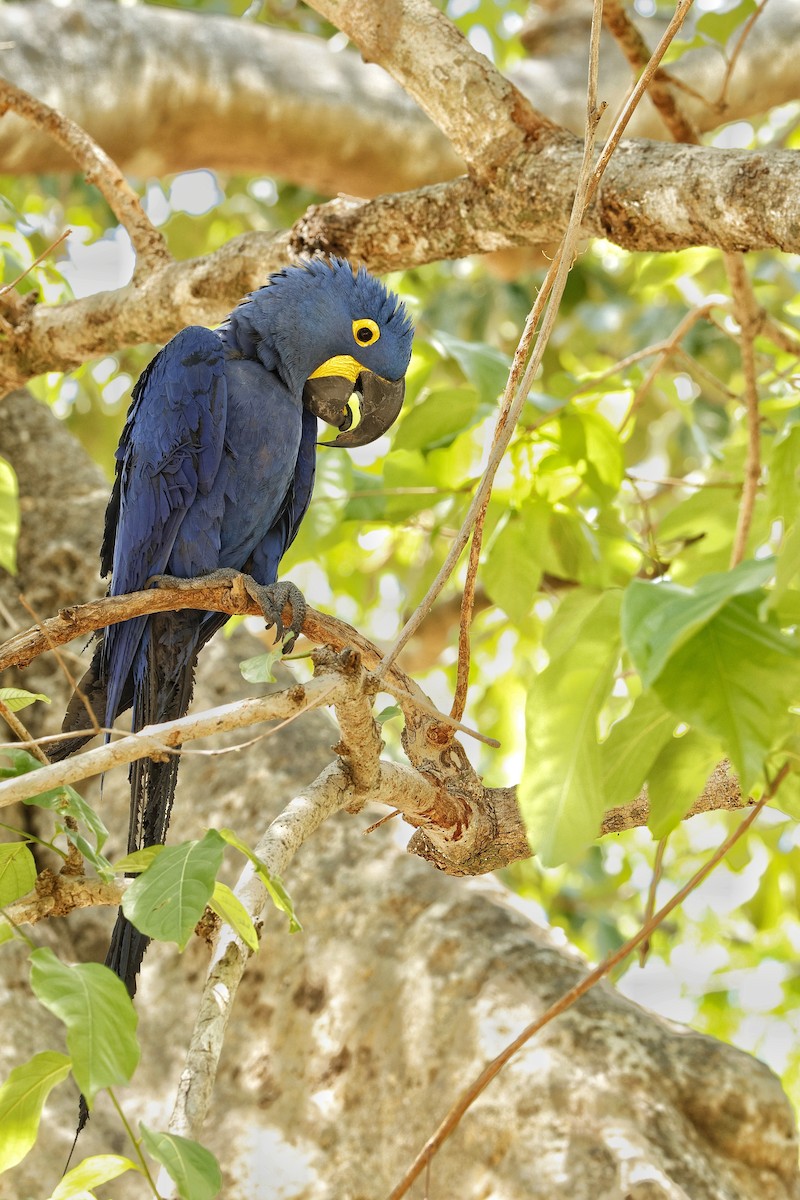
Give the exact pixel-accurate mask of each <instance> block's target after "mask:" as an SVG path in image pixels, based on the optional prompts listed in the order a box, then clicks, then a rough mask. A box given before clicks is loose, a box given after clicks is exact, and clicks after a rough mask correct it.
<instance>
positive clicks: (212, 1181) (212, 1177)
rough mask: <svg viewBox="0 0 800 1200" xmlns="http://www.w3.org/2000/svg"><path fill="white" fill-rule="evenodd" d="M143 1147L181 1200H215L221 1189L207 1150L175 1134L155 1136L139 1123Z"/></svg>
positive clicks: (156, 1134) (157, 1134) (214, 1165)
mask: <svg viewBox="0 0 800 1200" xmlns="http://www.w3.org/2000/svg"><path fill="white" fill-rule="evenodd" d="M139 1129H140V1130H141V1134H142V1144H143V1146H144V1148H145V1149H146V1150H147V1153H148V1154H150V1155H151V1156H152V1157H153V1158H154V1159H155V1160H156V1162H159V1163H161V1165H162V1167H163V1168H164V1170H165V1171H166V1172H167V1174H168V1175H169V1177H170V1179H172V1181H173V1182H174V1184H175V1186H176V1188H177V1189H178V1195H179V1196H181V1198H182V1200H214V1197H215V1196H217V1195H218V1194H219V1191H220V1188H221V1187H222V1173H221V1172H220V1169H219V1163H218V1162H217V1160H216V1158H215V1157H214V1155H213V1154H212V1153H211V1151H210V1150H206V1149H205V1147H204V1146H200V1145H198V1143H197V1142H193V1141H190V1139H189V1138H184V1137H179V1136H178V1135H177V1134H175V1133H158V1132H156V1131H155V1130H153V1129H148V1128H147V1126H146V1125H145V1124H144V1122H142V1121H140V1122H139Z"/></svg>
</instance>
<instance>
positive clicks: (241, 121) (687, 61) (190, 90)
mask: <svg viewBox="0 0 800 1200" xmlns="http://www.w3.org/2000/svg"><path fill="white" fill-rule="evenodd" d="M375 7H376V8H377V7H379V6H377V5H376V6H375ZM588 13H589V6H587V19H586V24H585V28H584V26H583V24H582V23H579V24H577V25H576V26H575V27H573V28H572V30H571V31H567V36H566V37H565V40H564V44H563V46H562V45H559V44H556V45H553V44H551V43H550V42H548V44H547V45H542V46H541V47H540V48H538V49H537V48H536V47H535V46H534V45H533V44H531V47H530V51H531V56H530V57H529V58H527V59H525V60H524V61H523V62H522V63H520V64H519V65H518V67H517V68H515V70H513V71H511V72H510V73H509V78H510V79H511V80H512V82H514V83H515V84H516V86H517V87H518V88H519V89H520V90H521V91H522V92H523V93H524V94H525V95H526V96H527V98H528V100H529V101H530V103H531V104H532V105H533V106H534V107H535V108H538V109H539V110H541V111H542V112H544V113H546V114H547V116H548V117H549V118H550V120H552V121H555V122H556V123H557V124H559V125H562V126H564V127H565V128H567V129H570V130H571V131H572V132H573V133H580V131H581V130H582V128H583V116H584V113H583V110H584V94H585V78H586V69H585V61H584V56H583V53H582V47H583V46H584V45H585V43H586V38H587V35H588ZM565 24H566V23H565V22H564V21H563V20H562V21H561V22H560V25H561V26H562V27H563V26H564V25H565ZM644 27H645V29H646V31H647V33H648V37H649V40H650V41H651V42H655V41H656V40H657V38H658V36H659V33H660V27H659V23H658V21H656V20H652V21H648V22H646V23H645V26H644ZM651 27H652V28H654V29H655V30H656V32H655V33H654V34H652V35H651V34H650V33H649V31H650V29H651ZM42 29H47V31H48V36H47V37H46V38H43V37H42V36H41V31H42ZM798 39H800V7H798V5H797V4H796V2H795V0H770V3H769V4H768V5H766V6H765V9H764V12H763V15H762V16H760V18H759V21H758V23H757V25H756V26H755V28H754V30H753V32H752V34H751V35H750V36H749V37H748V38H747V40H746V41H745V42H744V44H743V48H742V52H741V54H740V56H739V58H738V60H737V62H736V69H735V71H734V72H733V74H732V77H731V79H730V83H729V86H728V87H726V91H725V97H724V102H725V110H724V119H725V120H729V121H733V120H743V119H746V118H747V117H750V116H754V115H758V114H761V113H763V112H765V111H767V110H768V109H769V108H771V107H773V106H775V105H778V104H785V103H787V102H789V101H790V100H792V99H794V98H796V96H797V71H796V65H795V47H796V45H797V43H798ZM0 41H2V42H4V43H6V48H5V49H4V50H3V51H2V62H1V63H0V65H1V66H2V72H3V75H4V76H5V77H6V78H7V79H9V80H11V81H13V82H14V83H16V84H17V85H18V86H19V87H23V88H25V89H26V90H27V91H29V92H31V93H33V94H34V95H36V96H39V97H41V98H42V99H43V100H45V101H46V102H47V103H48V104H49V105H50V106H51V107H52V108H55V109H57V110H58V111H59V112H63V113H64V114H66V115H67V116H69V117H71V118H72V120H73V121H75V122H76V123H77V124H78V125H80V126H82V127H83V128H84V129H86V130H87V132H88V133H89V134H90V135H91V136H92V137H93V138H94V139H95V140H96V141H97V142H99V144H100V145H101V146H103V148H104V149H105V150H106V152H107V153H108V154H110V155H111V157H112V158H113V159H114V160H115V161H116V162H117V163H118V164H119V166H120V167H121V168H122V169H123V170H124V171H126V172H128V173H130V174H132V175H135V176H138V177H140V178H143V177H147V176H163V175H167V174H169V173H171V172H174V171H184V170H191V169H195V168H199V167H207V168H211V169H218V170H221V171H233V172H241V171H243V172H248V173H255V172H260V173H262V174H274V175H276V176H277V177H279V178H281V179H288V180H290V181H292V182H294V183H299V184H303V185H306V186H310V187H313V188H315V189H317V190H319V191H322V192H326V193H329V194H330V193H335V192H336V191H339V190H343V191H346V192H349V193H351V194H355V195H360V196H373V195H376V194H377V193H379V192H393V191H403V190H406V189H409V188H415V187H421V186H423V185H425V184H429V183H434V182H437V181H439V180H443V179H447V178H450V177H452V176H453V175H457V174H459V172H460V171H461V170H463V163H461V162H460V160H459V159H458V157H457V156H456V155H455V154H454V152H453V150H452V148H451V146H450V145H449V143H448V141H447V139H446V138H445V137H444V135H443V134H442V133H441V132H440V131H439V130H438V129H437V128H436V127H435V126H434V125H433V124H432V123H431V122H430V121H429V120H428V118H427V117H426V116H425V115H424V113H423V112H422V111H421V110H420V109H419V108H418V107H417V106H416V105H415V104H414V103H413V102H412V101H411V100H410V99H409V98H408V97H406V96H405V95H404V94H403V92H402V90H401V89H400V88H399V87H398V86H397V85H396V84H394V82H393V81H392V80H390V79H389V78H387V76H386V75H385V74H384V73H383V72H382V71H381V70H380V68H379V67H377V66H373V65H371V64H365V63H363V62H362V61H361V59H360V57H359V55H358V54H357V53H356V52H355V51H354V50H349V49H348V50H343V51H342V50H338V49H332V48H331V47H330V46H329V45H328V43H327V42H324V41H322V40H320V39H318V38H313V37H307V36H305V35H302V34H291V33H287V32H285V31H283V30H280V29H273V28H269V27H268V26H265V25H260V24H253V23H252V22H243V21H241V20H239V19H236V18H228V17H222V16H218V15H216V14H212V13H202V14H200V13H196V12H182V11H177V10H174V9H169V8H164V7H159V6H150V5H132V6H129V5H119V4H112V3H104V2H103V0H89V2H88V3H81V2H79V0H78V2H73V3H72V4H70V5H68V6H61V5H52V4H50V3H45V2H44V0H29V2H28V3H25V4H19V3H17V4H3V5H0ZM609 51H610V52H609V53H608V54H606V53H605V49H604V52H603V64H602V68H601V77H600V90H601V94H602V95H603V97H604V98H605V99H607V100H608V102H609V107H610V109H611V111H614V110H615V109H616V107H617V106H618V105H619V103H620V101H621V100H622V97H623V96H624V94H625V90H626V88H627V85H628V70H627V67H626V64H625V62H624V60H623V59H622V57H621V55H620V56H617V55H616V54H615V52H614V47H613V45H611V46H609ZM132 62H135V64H136V71H135V75H134V74H133V73H132V72H131V63H132ZM65 63H68V64H69V70H68V71H66V70H65ZM670 73H671V74H672V75H673V76H674V77H675V78H676V79H678V80H679V81H680V82H683V83H687V84H689V85H691V87H692V88H693V89H694V91H695V92H696V93H699V94H700V96H706V97H708V101H707V102H705V103H704V102H703V100H702V99H697V98H693V97H691V96H690V97H688V98H687V101H686V105H685V111H686V115H687V116H688V117H689V118H690V119H691V121H692V122H693V123H694V124H695V125H696V126H697V127H698V128H699V129H700V130H701V131H705V130H708V129H712V128H714V127H715V126H716V125H718V124H719V122H720V120H721V119H723V113H722V112H721V110H720V109H719V107H718V105H717V103H716V100H715V98H716V97H717V96H718V95H719V93H720V92H721V90H722V88H723V85H724V81H725V73H726V64H725V61H724V59H723V57H722V56H721V55H720V54H719V52H718V51H717V50H716V49H714V48H713V47H712V46H709V47H707V48H706V49H701V50H693V51H691V52H689V53H688V54H686V55H684V57H683V58H682V59H681V60H680V61H679V62H678V63H677V64H675V65H674V66H673V67H671V68H670ZM122 79H125V81H126V85H125V96H124V103H120V104H109V103H108V102H107V97H113V96H116V95H117V94H118V93H119V88H120V80H122ZM176 79H179V80H180V87H176V86H175V80H176ZM187 113H193V114H200V113H201V114H202V120H201V121H197V120H194V119H193V120H187ZM631 133H632V134H633V135H634V136H636V137H655V138H660V137H663V136H664V126H663V124H662V122H661V120H660V118H659V116H658V114H657V113H656V112H655V110H654V109H653V108H652V106H650V105H649V104H645V105H642V106H641V107H640V108H639V110H638V111H637V113H636V116H635V118H634V121H633V124H632V127H631ZM601 136H602V130H601ZM0 160H2V162H3V169H4V170H5V171H7V172H14V173H23V172H42V171H53V170H65V169H66V170H69V169H71V167H72V164H71V161H70V159H69V157H68V156H67V155H66V154H64V153H63V152H61V151H59V150H58V149H57V148H54V147H53V145H52V143H51V142H50V141H49V139H47V138H46V137H44V136H43V135H41V134H38V133H37V132H36V131H35V130H33V129H32V128H31V127H30V126H27V125H26V124H25V123H24V122H22V121H20V120H17V119H15V118H13V117H8V118H6V119H5V120H4V121H2V122H0Z"/></svg>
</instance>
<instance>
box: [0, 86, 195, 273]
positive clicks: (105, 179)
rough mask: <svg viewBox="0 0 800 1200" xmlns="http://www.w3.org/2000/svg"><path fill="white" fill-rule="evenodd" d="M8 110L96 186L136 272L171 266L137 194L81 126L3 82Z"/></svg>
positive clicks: (1, 97)
mask: <svg viewBox="0 0 800 1200" xmlns="http://www.w3.org/2000/svg"><path fill="white" fill-rule="evenodd" d="M8 109H13V111H14V112H16V113H17V114H18V116H20V117H22V118H23V119H24V120H26V121H30V123H31V124H32V125H35V126H36V128H37V129H40V130H42V132H43V133H46V134H47V135H48V136H49V137H51V138H52V139H53V141H55V142H58V144H59V145H60V146H63V147H64V149H65V150H67V151H68V153H69V154H70V155H71V156H72V158H73V159H74V160H75V162H76V163H77V164H78V166H79V167H80V168H81V170H82V171H83V172H84V174H85V176H86V180H87V182H88V183H93V184H94V185H95V187H96V188H97V189H98V191H99V192H100V194H101V195H102V196H103V199H104V200H105V201H106V203H107V204H108V206H109V208H110V209H111V211H112V212H113V214H114V216H115V217H116V218H117V220H118V221H119V223H120V225H123V226H124V227H125V229H126V230H127V231H128V233H129V235H130V239H131V243H132V245H133V248H134V250H135V251H136V256H137V267H136V269H137V272H139V271H141V270H142V269H143V268H145V267H147V268H148V269H152V268H153V267H155V266H164V265H165V264H166V263H168V262H170V260H171V259H170V254H169V251H168V250H167V244H166V242H165V240H164V236H163V234H162V233H161V232H160V231H159V230H158V229H156V227H155V226H154V225H153V224H152V222H151V221H150V220H149V218H148V217H147V216H146V215H145V212H144V209H143V208H142V204H141V201H140V199H139V197H138V196H137V194H136V192H135V191H134V190H133V188H132V187H131V186H130V184H129V183H128V181H127V180H126V179H125V176H124V175H123V174H122V172H121V171H120V169H119V167H118V166H117V164H116V163H115V162H114V161H113V160H112V159H111V158H109V156H108V155H107V154H106V152H105V150H102V149H101V148H100V146H98V145H97V142H95V141H94V139H93V138H91V137H90V136H89V134H88V133H86V131H85V130H84V129H81V127H80V125H76V123H75V122H74V121H71V120H70V118H69V117H65V116H64V115H63V114H62V113H60V112H57V111H56V110H55V109H54V108H50V106H49V105H48V104H45V103H44V102H43V101H42V100H37V99H36V97H35V96H31V95H30V93H28V92H25V91H23V89H22V88H19V87H17V86H16V85H15V84H13V83H10V82H9V81H8V80H7V79H0V113H3V112H7V111H8Z"/></svg>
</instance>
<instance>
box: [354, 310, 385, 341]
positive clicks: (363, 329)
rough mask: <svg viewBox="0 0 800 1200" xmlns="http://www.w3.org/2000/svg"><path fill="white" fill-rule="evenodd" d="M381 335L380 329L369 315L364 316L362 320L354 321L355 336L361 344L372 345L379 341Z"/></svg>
mask: <svg viewBox="0 0 800 1200" xmlns="http://www.w3.org/2000/svg"><path fill="white" fill-rule="evenodd" d="M380 336H381V331H380V329H379V328H378V326H377V325H376V324H375V322H374V321H371V320H370V318H369V317H362V318H361V320H360V321H353V337H354V338H355V339H356V341H357V342H358V344H359V346H371V345H372V344H373V342H377V340H378V338H379V337H380Z"/></svg>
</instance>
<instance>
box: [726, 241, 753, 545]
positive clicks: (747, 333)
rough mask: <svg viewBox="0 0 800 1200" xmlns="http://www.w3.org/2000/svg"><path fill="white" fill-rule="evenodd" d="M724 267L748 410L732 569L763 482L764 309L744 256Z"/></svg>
mask: <svg viewBox="0 0 800 1200" xmlns="http://www.w3.org/2000/svg"><path fill="white" fill-rule="evenodd" d="M724 257H725V268H726V270H727V272H728V279H729V280H730V284H731V294H732V296H733V308H734V312H735V314H736V319H737V321H738V322H739V329H740V335H739V345H740V353H741V358H742V374H743V376H744V401H745V405H746V408H747V457H746V459H745V467H744V485H743V487H742V498H741V501H740V502H739V514H738V517H737V520H736V533H735V535H734V539H733V548H732V550H731V567H735V566H737V564H738V563H740V562H741V561H742V559H743V558H744V555H745V550H746V548H747V538H748V536H749V533H750V527H751V525H752V523H753V512H754V509H755V503H756V496H757V495H758V485H759V480H760V479H761V418H760V414H759V410H758V383H757V379H756V360H755V351H754V348H753V343H754V341H755V337H756V334H757V333H758V329H759V326H760V324H761V309H760V308H759V305H758V303H757V301H756V298H755V295H754V294H753V289H752V286H751V284H750V280H749V278H748V275H747V270H746V268H745V265H744V256H743V255H741V254H733V253H731V254H726V255H725V256H724Z"/></svg>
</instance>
